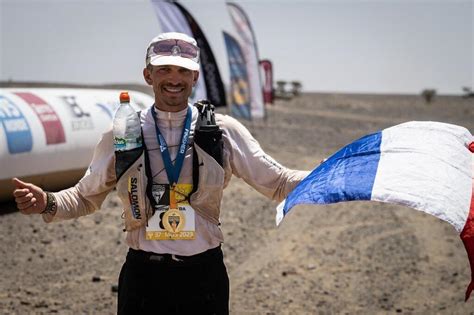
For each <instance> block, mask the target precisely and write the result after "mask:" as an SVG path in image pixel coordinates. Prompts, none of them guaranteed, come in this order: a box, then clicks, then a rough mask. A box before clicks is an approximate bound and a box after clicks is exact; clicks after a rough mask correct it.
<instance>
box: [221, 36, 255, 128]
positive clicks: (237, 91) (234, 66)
mask: <svg viewBox="0 0 474 315" xmlns="http://www.w3.org/2000/svg"><path fill="white" fill-rule="evenodd" d="M223 34H224V41H225V45H226V48H227V55H228V59H229V68H230V93H231V97H230V99H231V104H230V108H231V113H232V116H234V117H237V118H245V119H248V120H250V119H251V114H250V90H249V81H248V76H247V70H246V64H245V59H244V55H243V53H242V49H241V48H240V45H239V43H238V42H237V41H236V40H235V38H233V37H232V36H231V35H229V34H228V33H226V32H223Z"/></svg>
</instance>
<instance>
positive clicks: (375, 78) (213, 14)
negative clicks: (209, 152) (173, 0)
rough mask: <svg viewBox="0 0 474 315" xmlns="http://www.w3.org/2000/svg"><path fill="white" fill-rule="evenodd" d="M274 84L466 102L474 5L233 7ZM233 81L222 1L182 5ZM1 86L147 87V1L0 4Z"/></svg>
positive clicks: (20, 0)
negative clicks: (428, 91) (268, 63)
mask: <svg viewBox="0 0 474 315" xmlns="http://www.w3.org/2000/svg"><path fill="white" fill-rule="evenodd" d="M235 2H237V3H238V4H240V5H241V7H242V8H243V9H244V10H245V11H246V13H247V14H248V16H249V18H250V20H251V23H252V25H253V28H254V32H255V34H256V37H257V41H258V49H259V53H260V58H261V59H264V58H268V59H270V60H272V61H273V64H274V78H275V80H289V81H290V80H300V81H301V82H302V83H303V88H304V90H306V91H339V92H377V93H387V92H388V93H419V92H420V91H421V90H422V89H424V88H436V89H437V90H438V92H439V93H443V94H446V93H450V94H453V93H454V94H459V93H461V87H463V86H469V87H472V88H474V82H473V81H474V80H473V76H474V75H473V73H474V62H473V59H474V47H473V46H474V38H473V37H474V25H473V20H474V4H473V3H474V2H473V1H467V0H466V1H454V0H453V1H448V0H444V1H402V0H398V1H396V0H393V1H383V0H379V1H375V0H374V1H355V0H353V1H347V0H346V1H334V0H333V1H309V0H307V1H291V0H285V1H282V0H280V1H278V0H276V1H275V0H272V1H270V0H268V1H264V0H253V1H235ZM181 3H182V4H183V5H184V6H185V7H186V8H187V9H188V10H189V11H190V12H191V14H193V16H194V17H195V19H196V20H197V22H198V23H199V24H200V26H201V28H202V29H203V31H204V33H205V34H206V36H207V37H208V39H209V41H210V44H211V47H212V48H213V49H214V53H215V54H216V56H217V58H218V61H219V68H220V71H221V75H222V76H223V77H224V79H225V81H228V79H227V78H228V77H229V70H228V63H227V62H228V61H227V56H226V53H225V49H224V40H223V36H222V30H226V31H228V32H231V33H232V32H235V31H233V26H232V24H231V22H230V18H229V15H228V13H227V11H226V8H225V2H224V1H218V0H214V1H197V0H195V1H182V2H181ZM0 28H1V33H0V36H1V37H0V80H8V79H12V80H20V81H26V80H28V81H50V82H72V83H87V84H94V83H121V82H133V83H142V82H143V80H142V74H141V73H142V69H143V63H144V54H145V49H146V46H147V44H148V42H149V40H150V39H151V38H152V37H154V36H155V35H157V33H159V32H160V28H159V24H158V21H157V18H156V16H155V14H154V12H153V9H152V7H151V2H150V1H148V0H80V1H79V0H0Z"/></svg>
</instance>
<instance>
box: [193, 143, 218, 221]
mask: <svg viewBox="0 0 474 315" xmlns="http://www.w3.org/2000/svg"><path fill="white" fill-rule="evenodd" d="M195 149H196V153H197V155H198V162H199V179H198V189H197V190H196V192H195V193H193V194H192V195H191V198H190V203H191V206H192V207H193V208H194V209H195V210H196V211H198V212H199V213H200V214H202V215H203V216H205V217H206V218H207V219H209V220H210V221H211V222H213V223H216V224H217V223H219V215H220V206H221V200H222V193H223V189H224V175H225V172H224V169H223V168H222V166H221V165H220V164H219V163H217V162H216V160H215V159H214V158H213V157H211V156H210V155H208V154H207V153H206V152H204V150H202V149H201V148H200V147H199V146H198V145H196V144H195Z"/></svg>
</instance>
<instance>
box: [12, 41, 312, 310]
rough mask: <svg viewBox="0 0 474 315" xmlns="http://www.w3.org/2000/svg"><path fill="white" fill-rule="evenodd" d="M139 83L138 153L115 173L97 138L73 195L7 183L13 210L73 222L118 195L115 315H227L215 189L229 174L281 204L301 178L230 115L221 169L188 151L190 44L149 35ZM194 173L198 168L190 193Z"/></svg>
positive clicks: (195, 51)
mask: <svg viewBox="0 0 474 315" xmlns="http://www.w3.org/2000/svg"><path fill="white" fill-rule="evenodd" d="M143 76H144V79H145V81H146V82H147V84H149V85H151V86H152V87H153V92H154V94H155V104H154V105H153V106H151V108H150V109H148V110H146V111H144V112H142V113H141V124H142V130H143V136H144V147H145V149H144V150H143V151H144V152H143V154H141V155H140V156H139V157H138V158H135V159H133V160H131V161H128V162H129V163H128V164H127V166H126V167H125V168H123V169H122V170H120V171H118V168H117V165H119V164H120V163H122V162H123V161H121V162H120V163H119V160H120V159H121V157H120V155H116V154H114V149H113V139H112V133H111V132H108V133H105V134H104V135H103V137H102V139H101V140H100V142H99V143H98V145H97V147H96V149H95V152H94V157H93V159H92V162H91V164H90V166H89V169H88V170H87V172H86V174H85V175H84V177H83V178H82V179H81V180H80V181H79V183H78V184H76V185H75V186H74V187H72V188H69V189H65V190H62V191H60V192H57V193H50V192H44V191H43V190H42V189H41V188H40V187H37V186H35V185H32V184H29V183H23V182H21V181H20V180H18V179H13V181H14V183H15V185H16V187H17V188H16V189H15V191H14V192H13V194H14V197H15V200H16V203H17V206H18V209H19V210H20V211H21V212H22V213H25V214H32V213H40V214H41V215H42V217H43V219H44V220H45V221H46V222H52V221H59V220H64V219H71V218H76V217H79V216H82V215H87V214H90V213H92V212H94V211H95V210H97V209H99V208H100V207H101V205H102V202H103V201H104V199H105V197H106V196H107V194H108V193H109V192H110V191H111V190H112V189H113V188H114V187H116V188H117V193H118V195H119V197H120V198H121V200H122V203H123V207H124V210H123V211H124V213H123V214H124V215H123V216H124V224H125V230H126V231H127V238H126V240H127V244H128V246H129V247H130V249H129V252H128V254H127V258H126V261H125V263H124V265H123V267H122V270H121V273H120V277H119V293H118V313H119V314H157V313H159V314H191V313H193V314H228V312H229V306H228V305H229V280H228V276H227V271H226V268H225V265H224V262H223V256H222V251H221V247H220V246H221V243H222V242H223V234H222V232H221V230H220V227H219V214H220V204H221V199H222V191H223V189H224V188H225V187H226V186H227V184H228V183H229V180H230V178H231V176H232V174H234V175H236V176H238V177H240V178H242V179H244V180H245V181H246V182H247V183H248V184H249V185H251V186H252V187H254V188H255V189H257V190H258V191H259V192H261V193H262V194H263V195H265V196H267V197H269V198H272V199H274V200H278V201H280V200H283V199H284V198H285V197H286V195H287V194H288V193H289V192H290V191H291V190H292V189H293V188H294V187H295V186H296V185H297V184H298V183H299V182H300V181H301V180H302V179H303V178H304V177H305V176H306V175H307V174H308V172H303V171H295V170H289V169H286V168H285V167H283V166H281V165H280V164H279V163H278V162H276V161H275V160H273V159H272V158H271V157H270V156H268V155H266V154H265V152H263V150H262V149H261V148H260V146H259V144H258V142H257V141H256V140H255V139H254V138H253V137H252V135H251V134H250V133H249V131H248V130H247V129H246V128H245V127H244V126H243V125H241V124H240V123H239V122H238V121H237V120H235V119H233V118H231V117H229V116H225V115H219V114H217V115H216V122H217V125H219V127H220V128H221V130H222V132H223V135H222V138H223V150H222V156H221V158H222V160H223V163H222V164H223V165H222V166H221V165H220V164H219V163H217V162H216V159H215V158H213V157H212V156H210V155H209V154H208V153H207V152H205V151H204V150H203V149H202V148H200V147H199V146H198V145H197V144H196V143H193V138H194V127H195V126H196V121H197V119H198V115H199V113H198V109H197V108H196V107H193V106H191V105H190V104H188V97H189V96H190V95H191V92H192V88H193V86H194V85H195V84H196V82H197V80H198V78H199V48H198V47H197V44H196V41H195V40H194V39H193V38H191V37H189V36H187V35H185V34H181V33H163V34H160V35H159V36H157V37H155V38H154V39H153V40H152V41H151V43H150V45H149V46H148V49H147V54H146V67H145V69H143ZM193 159H195V160H196V161H197V163H196V162H194V161H193ZM173 162H174V163H173ZM193 168H198V169H199V175H198V179H197V181H196V182H195V183H196V184H194V185H193ZM195 176H196V175H195ZM195 186H197V187H195Z"/></svg>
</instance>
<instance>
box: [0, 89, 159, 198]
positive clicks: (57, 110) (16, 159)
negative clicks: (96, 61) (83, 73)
mask: <svg viewBox="0 0 474 315" xmlns="http://www.w3.org/2000/svg"><path fill="white" fill-rule="evenodd" d="M120 92H121V91H120V90H99V89H77V88H74V89H56V88H2V89H0V202H1V201H7V200H9V199H12V192H13V189H14V187H13V184H12V183H11V178H12V177H19V178H20V179H22V180H24V181H26V182H31V183H34V184H36V185H39V186H41V187H43V188H44V189H45V190H53V191H54V190H59V189H62V188H65V187H69V186H71V185H74V184H75V183H76V182H77V181H78V180H79V179H80V178H81V177H82V175H83V174H84V172H85V170H86V168H87V167H88V165H89V163H90V161H91V158H92V153H93V149H94V147H95V145H96V144H97V142H98V141H99V139H100V137H101V135H102V133H103V132H105V131H107V130H108V129H111V128H112V119H113V116H114V113H115V111H116V109H117V107H118V104H119V95H120ZM129 93H130V99H131V105H132V106H133V108H134V109H136V110H137V111H139V110H143V109H145V108H146V107H149V106H151V105H152V104H153V103H154V99H153V98H152V97H151V96H149V95H147V94H145V93H141V92H136V91H129Z"/></svg>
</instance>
